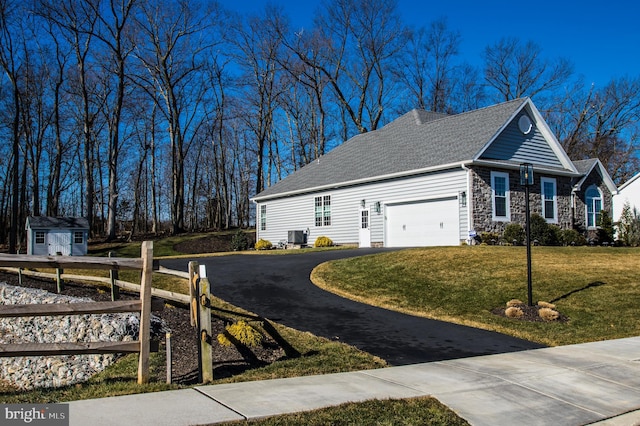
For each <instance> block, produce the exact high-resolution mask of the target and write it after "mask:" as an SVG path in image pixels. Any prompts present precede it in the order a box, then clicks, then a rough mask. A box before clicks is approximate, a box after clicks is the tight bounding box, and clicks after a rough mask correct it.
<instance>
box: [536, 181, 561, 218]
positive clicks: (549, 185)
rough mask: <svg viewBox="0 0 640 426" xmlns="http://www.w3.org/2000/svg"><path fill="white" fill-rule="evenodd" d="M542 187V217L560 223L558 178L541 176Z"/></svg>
mask: <svg viewBox="0 0 640 426" xmlns="http://www.w3.org/2000/svg"><path fill="white" fill-rule="evenodd" d="M540 186H541V187H542V217H544V218H545V219H546V221H547V222H549V223H558V194H557V188H556V180H555V179H553V178H545V177H543V178H540Z"/></svg>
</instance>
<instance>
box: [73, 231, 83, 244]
mask: <svg viewBox="0 0 640 426" xmlns="http://www.w3.org/2000/svg"><path fill="white" fill-rule="evenodd" d="M73 244H84V232H82V231H73Z"/></svg>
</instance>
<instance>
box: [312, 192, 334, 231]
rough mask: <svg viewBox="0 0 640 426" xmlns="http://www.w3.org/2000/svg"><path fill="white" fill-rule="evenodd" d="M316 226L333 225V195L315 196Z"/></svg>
mask: <svg viewBox="0 0 640 426" xmlns="http://www.w3.org/2000/svg"><path fill="white" fill-rule="evenodd" d="M315 216H316V226H331V195H324V196H322V197H315Z"/></svg>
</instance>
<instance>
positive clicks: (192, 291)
mask: <svg viewBox="0 0 640 426" xmlns="http://www.w3.org/2000/svg"><path fill="white" fill-rule="evenodd" d="M24 268H55V269H56V273H55V274H52V273H46V272H38V271H31V270H27V269H24ZM64 269H102V270H109V278H105V277H93V276H86V275H73V274H65V273H64V272H63V270H64ZM0 270H5V271H9V272H14V273H17V274H18V276H19V280H20V283H22V276H23V275H28V276H35V277H40V278H50V279H54V280H56V284H57V285H56V287H57V291H58V293H60V292H61V291H62V289H63V282H64V280H78V281H93V282H100V283H103V284H108V285H110V287H111V298H112V301H111V302H87V303H85V302H83V303H64V304H51V303H47V304H32V305H0V318H8V317H22V316H54V315H83V314H99V313H120V312H136V311H139V312H140V331H139V338H138V340H137V341H133V342H65V343H22V344H0V357H15V356H49V355H79V354H102V353H132V352H138V353H139V354H140V355H139V362H138V383H141V384H142V383H147V382H148V381H149V352H150V327H151V325H150V322H151V320H150V318H151V297H152V296H154V297H158V298H162V299H165V300H171V301H174V302H178V303H181V304H185V305H189V307H190V318H191V325H192V326H193V327H195V328H196V329H197V330H198V336H199V345H198V354H199V368H198V370H199V382H201V383H210V382H212V381H213V356H212V339H213V337H212V328H211V284H210V283H209V280H208V278H207V274H206V269H205V267H204V266H200V265H198V262H189V272H188V273H187V272H180V271H173V270H169V269H166V268H162V267H155V266H154V263H153V243H152V242H151V241H145V242H143V244H142V249H141V257H140V258H134V259H131V258H117V257H111V253H110V254H109V257H84V256H31V255H29V256H27V255H7V254H0ZM120 270H141V271H142V278H141V284H140V285H138V284H134V283H130V282H127V281H121V280H119V279H118V275H119V274H118V271H120ZM153 270H156V271H157V272H159V273H164V274H169V275H175V276H178V277H181V278H185V279H188V280H189V294H188V295H187V294H182V293H176V292H172V291H167V290H162V289H157V288H152V287H151V277H152V272H153ZM121 288H122V289H125V290H129V291H134V292H137V293H139V294H140V300H126V301H119V300H117V299H118V295H119V289H121ZM169 341H170V336H167V347H168V349H167V382H170V381H171V378H170V374H171V373H170V364H171V354H170V349H169V347H170V346H169V343H168V342H169Z"/></svg>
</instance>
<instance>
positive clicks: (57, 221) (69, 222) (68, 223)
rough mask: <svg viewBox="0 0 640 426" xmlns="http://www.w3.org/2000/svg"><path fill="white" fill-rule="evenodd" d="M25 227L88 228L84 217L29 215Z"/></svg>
mask: <svg viewBox="0 0 640 426" xmlns="http://www.w3.org/2000/svg"><path fill="white" fill-rule="evenodd" d="M26 228H27V229H29V228H31V229H35V228H39V229H40V228H44V229H50V228H56V229H89V221H88V220H87V218H84V217H52V216H30V217H28V218H27V224H26Z"/></svg>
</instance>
